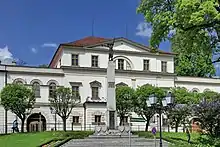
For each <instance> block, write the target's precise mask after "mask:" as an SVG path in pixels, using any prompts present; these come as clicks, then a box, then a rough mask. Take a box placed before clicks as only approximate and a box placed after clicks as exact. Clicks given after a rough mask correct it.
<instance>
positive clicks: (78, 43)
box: [65, 36, 111, 47]
mask: <svg viewBox="0 0 220 147" xmlns="http://www.w3.org/2000/svg"><path fill="white" fill-rule="evenodd" d="M108 40H111V39H107V38H101V37H93V36H90V37H86V38H83V39H80V40H76V41H74V42H69V43H65V44H68V45H73V46H82V47H83V46H87V45H94V44H98V43H102V42H104V41H108Z"/></svg>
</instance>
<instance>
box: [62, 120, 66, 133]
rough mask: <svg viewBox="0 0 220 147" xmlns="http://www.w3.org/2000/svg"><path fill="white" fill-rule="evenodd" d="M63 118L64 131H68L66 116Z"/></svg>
mask: <svg viewBox="0 0 220 147" xmlns="http://www.w3.org/2000/svg"><path fill="white" fill-rule="evenodd" d="M62 120H63V131H65V132H66V118H65V117H63V118H62Z"/></svg>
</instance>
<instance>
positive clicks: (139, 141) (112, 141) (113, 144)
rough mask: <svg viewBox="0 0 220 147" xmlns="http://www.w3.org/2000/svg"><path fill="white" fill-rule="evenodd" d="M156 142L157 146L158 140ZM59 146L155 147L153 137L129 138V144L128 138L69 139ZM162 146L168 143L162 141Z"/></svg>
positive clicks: (166, 146) (165, 146)
mask: <svg viewBox="0 0 220 147" xmlns="http://www.w3.org/2000/svg"><path fill="white" fill-rule="evenodd" d="M156 144H157V147H159V140H156ZM61 147H155V142H154V140H153V139H145V138H131V146H129V139H128V138H97V139H96V138H86V139H73V140H70V141H69V142H67V143H66V144H64V145H62V146H61ZM163 147H168V143H167V142H163Z"/></svg>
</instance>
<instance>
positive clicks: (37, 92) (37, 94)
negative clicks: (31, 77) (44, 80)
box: [32, 82, 40, 98]
mask: <svg viewBox="0 0 220 147" xmlns="http://www.w3.org/2000/svg"><path fill="white" fill-rule="evenodd" d="M32 89H33V91H34V95H35V98H37V97H38V98H39V97H40V84H39V83H38V82H34V83H33V85H32Z"/></svg>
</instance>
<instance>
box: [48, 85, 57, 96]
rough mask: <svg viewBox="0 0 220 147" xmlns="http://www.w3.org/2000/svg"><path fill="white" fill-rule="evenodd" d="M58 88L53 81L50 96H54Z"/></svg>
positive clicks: (50, 86)
mask: <svg viewBox="0 0 220 147" xmlns="http://www.w3.org/2000/svg"><path fill="white" fill-rule="evenodd" d="M55 90H56V84H55V83H54V82H51V83H50V85H49V97H53V96H54V94H55Z"/></svg>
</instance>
